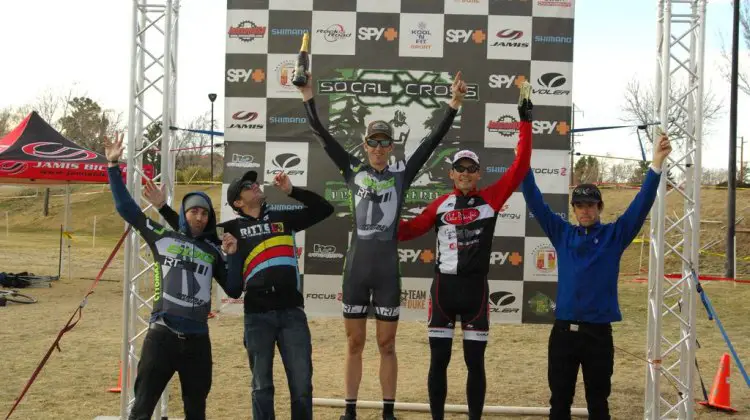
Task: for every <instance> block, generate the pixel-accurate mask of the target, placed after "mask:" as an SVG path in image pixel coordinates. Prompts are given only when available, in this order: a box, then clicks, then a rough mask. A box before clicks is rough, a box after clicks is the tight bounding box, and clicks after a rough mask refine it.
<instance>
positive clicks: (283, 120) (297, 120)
mask: <svg viewBox="0 0 750 420" xmlns="http://www.w3.org/2000/svg"><path fill="white" fill-rule="evenodd" d="M268 122H269V123H271V124H307V118H302V117H271V118H270V119H269V120H268Z"/></svg>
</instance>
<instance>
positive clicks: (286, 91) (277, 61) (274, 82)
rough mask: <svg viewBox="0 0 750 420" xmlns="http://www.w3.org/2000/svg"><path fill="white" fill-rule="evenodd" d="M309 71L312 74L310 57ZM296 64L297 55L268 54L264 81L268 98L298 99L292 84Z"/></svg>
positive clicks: (297, 92) (296, 90)
mask: <svg viewBox="0 0 750 420" xmlns="http://www.w3.org/2000/svg"><path fill="white" fill-rule="evenodd" d="M309 60H310V71H311V72H313V71H314V68H313V61H314V60H313V57H312V55H310V57H309ZM296 64H297V54H268V64H267V66H266V69H267V72H268V76H267V78H268V80H267V81H266V96H267V97H269V98H293V99H300V93H299V90H298V89H297V86H294V85H293V84H292V80H293V79H294V68H295V67H296ZM300 106H301V105H300Z"/></svg>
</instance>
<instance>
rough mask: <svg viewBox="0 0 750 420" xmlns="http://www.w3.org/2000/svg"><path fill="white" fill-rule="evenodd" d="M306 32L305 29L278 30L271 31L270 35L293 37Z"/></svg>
mask: <svg viewBox="0 0 750 420" xmlns="http://www.w3.org/2000/svg"><path fill="white" fill-rule="evenodd" d="M305 32H307V29H300V28H278V29H271V35H294V36H299V35H303V34H304V33H305Z"/></svg>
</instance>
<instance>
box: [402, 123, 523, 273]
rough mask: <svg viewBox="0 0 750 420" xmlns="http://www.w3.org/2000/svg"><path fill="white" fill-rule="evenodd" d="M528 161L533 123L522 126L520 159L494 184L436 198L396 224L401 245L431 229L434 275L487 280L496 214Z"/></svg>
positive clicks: (512, 189) (521, 176) (520, 128)
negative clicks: (435, 247)
mask: <svg viewBox="0 0 750 420" xmlns="http://www.w3.org/2000/svg"><path fill="white" fill-rule="evenodd" d="M530 159H531V123H530V122H527V121H521V123H520V124H519V141H518V156H517V157H516V159H515V160H514V161H513V164H512V165H511V166H510V168H509V169H508V170H507V171H506V172H505V174H503V176H502V177H501V178H500V179H499V180H498V181H497V182H495V183H494V184H492V185H490V186H489V187H486V188H483V189H481V190H479V191H476V190H474V191H471V192H469V193H468V194H466V195H464V194H462V193H461V191H459V190H457V189H454V190H453V192H451V193H448V194H445V195H443V196H440V197H438V198H437V199H436V200H435V201H433V202H432V203H430V204H429V205H428V206H427V207H426V208H425V209H424V210H423V211H422V213H421V214H419V215H418V216H417V217H415V218H413V219H411V220H402V221H401V222H400V223H399V229H398V238H399V240H401V241H408V240H410V239H414V238H417V237H419V236H421V235H423V234H425V233H426V232H427V231H428V230H430V229H431V228H433V226H434V228H435V231H436V232H437V240H438V253H437V254H438V258H437V263H436V265H435V270H436V271H438V272H441V273H445V274H458V275H461V276H463V277H472V276H473V277H479V278H481V277H485V276H486V275H487V272H488V270H489V265H490V252H491V249H492V240H493V238H494V232H495V222H496V220H497V214H498V212H499V211H500V209H501V208H502V206H503V204H505V201H506V200H507V199H508V197H510V195H511V194H512V193H513V191H514V190H515V189H516V188H518V186H519V185H520V184H521V182H522V181H523V178H524V177H525V176H526V172H528V170H529V164H530Z"/></svg>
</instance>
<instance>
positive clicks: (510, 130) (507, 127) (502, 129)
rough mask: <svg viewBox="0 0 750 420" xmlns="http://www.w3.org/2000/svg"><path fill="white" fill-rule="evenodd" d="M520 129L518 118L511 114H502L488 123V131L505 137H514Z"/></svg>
mask: <svg viewBox="0 0 750 420" xmlns="http://www.w3.org/2000/svg"><path fill="white" fill-rule="evenodd" d="M517 130H518V120H517V119H516V118H515V117H513V116H511V115H502V116H500V117H498V119H497V120H494V121H489V122H488V123H487V131H489V132H490V133H497V134H500V135H501V136H503V137H512V136H513V135H515V134H516V131H517Z"/></svg>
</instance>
